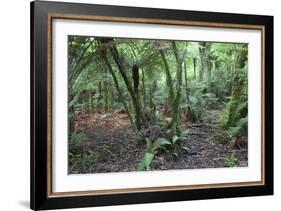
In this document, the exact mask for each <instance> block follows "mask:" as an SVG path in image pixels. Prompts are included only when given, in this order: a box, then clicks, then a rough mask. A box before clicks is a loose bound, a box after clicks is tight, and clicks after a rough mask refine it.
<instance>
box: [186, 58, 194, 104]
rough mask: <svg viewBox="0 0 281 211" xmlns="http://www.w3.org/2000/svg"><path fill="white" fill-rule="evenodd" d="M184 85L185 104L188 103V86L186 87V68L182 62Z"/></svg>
mask: <svg viewBox="0 0 281 211" xmlns="http://www.w3.org/2000/svg"><path fill="white" fill-rule="evenodd" d="M195 77H196V76H195ZM184 85H185V95H186V102H187V103H188V102H189V100H188V97H189V96H188V85H187V67H186V62H184Z"/></svg>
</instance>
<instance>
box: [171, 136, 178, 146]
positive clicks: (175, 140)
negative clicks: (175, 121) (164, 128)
mask: <svg viewBox="0 0 281 211" xmlns="http://www.w3.org/2000/svg"><path fill="white" fill-rule="evenodd" d="M179 139H180V137H178V136H174V137H173V140H172V141H173V144H175V143H176V142H177V140H179Z"/></svg>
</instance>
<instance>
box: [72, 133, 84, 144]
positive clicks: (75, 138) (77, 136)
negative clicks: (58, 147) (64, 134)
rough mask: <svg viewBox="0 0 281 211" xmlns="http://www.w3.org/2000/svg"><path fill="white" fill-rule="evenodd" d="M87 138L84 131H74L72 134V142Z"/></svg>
mask: <svg viewBox="0 0 281 211" xmlns="http://www.w3.org/2000/svg"><path fill="white" fill-rule="evenodd" d="M86 138H87V136H86V134H85V133H84V132H73V133H72V134H71V136H70V142H71V143H79V142H81V141H83V140H85V139H86Z"/></svg>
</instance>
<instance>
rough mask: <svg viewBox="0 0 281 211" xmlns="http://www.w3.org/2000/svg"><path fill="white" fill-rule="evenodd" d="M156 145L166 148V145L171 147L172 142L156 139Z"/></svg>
mask: <svg viewBox="0 0 281 211" xmlns="http://www.w3.org/2000/svg"><path fill="white" fill-rule="evenodd" d="M155 144H157V145H158V146H164V145H171V142H170V141H168V140H167V139H165V138H158V139H156V141H155Z"/></svg>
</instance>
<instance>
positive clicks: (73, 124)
mask: <svg viewBox="0 0 281 211" xmlns="http://www.w3.org/2000/svg"><path fill="white" fill-rule="evenodd" d="M247 87H248V45H247V44H245V43H215V42H205V41H198V42H197V41H196V42H195V41H175V40H149V39H125V38H108V37H86V36H72V35H71V36H68V118H69V130H68V131H69V173H99V172H116V171H135V170H157V169H158V170H159V169H161V170H165V169H187V168H217V167H234V166H240V167H241V166H247V155H248V154H247V123H248V121H247V119H248V90H247Z"/></svg>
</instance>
